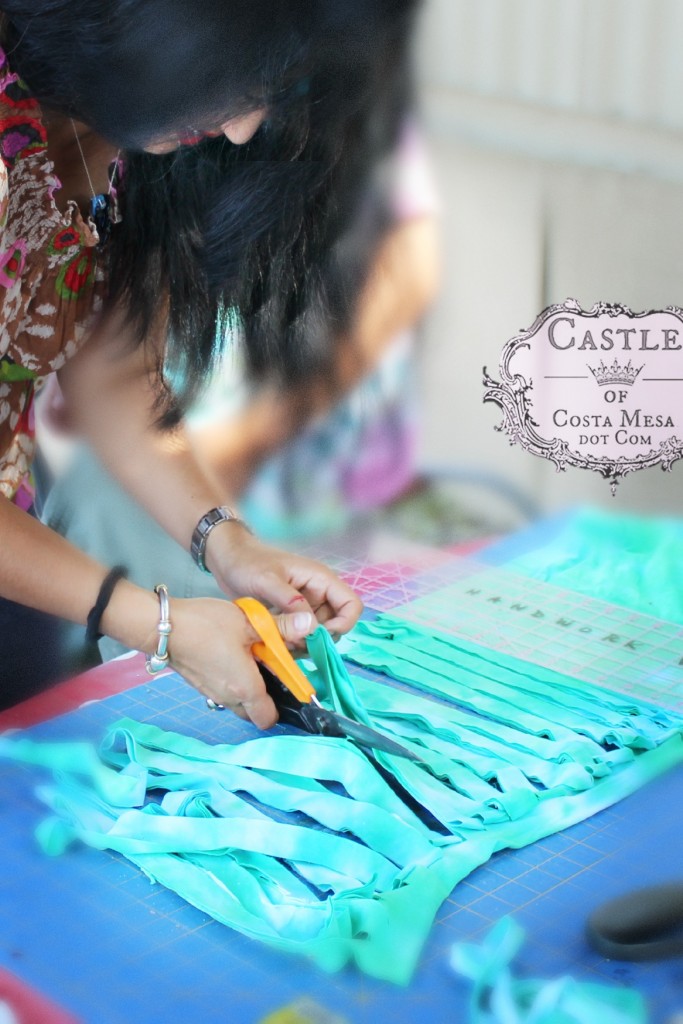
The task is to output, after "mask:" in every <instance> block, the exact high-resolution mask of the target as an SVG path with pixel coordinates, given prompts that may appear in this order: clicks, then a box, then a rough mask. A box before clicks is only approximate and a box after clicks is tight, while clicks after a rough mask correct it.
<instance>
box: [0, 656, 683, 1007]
mask: <svg viewBox="0 0 683 1024" xmlns="http://www.w3.org/2000/svg"><path fill="white" fill-rule="evenodd" d="M123 715H128V716H130V717H132V718H137V719H140V720H144V721H148V722H153V723H154V724H156V725H159V726H160V727H162V728H165V729H173V730H178V731H182V732H185V733H187V734H189V735H195V736H198V737H201V738H203V739H207V740H209V741H212V740H213V741H221V742H232V741H237V740H241V739H244V738H248V737H251V736H253V735H255V733H256V730H255V729H253V728H252V727H250V726H248V725H245V724H244V723H242V722H240V721H239V720H238V719H235V718H233V717H232V716H231V715H218V714H215V713H210V712H208V711H206V710H205V709H204V705H203V701H202V700H201V698H199V697H197V696H196V695H195V694H194V692H193V691H192V690H190V689H189V688H188V687H187V686H186V685H185V684H184V683H182V681H181V680H180V679H179V678H178V677H177V676H169V677H166V678H163V679H157V680H151V681H150V683H149V684H146V685H144V686H140V687H138V688H136V689H133V690H130V691H128V692H126V693H123V694H120V695H118V696H115V697H111V698H109V699H108V700H105V701H102V702H101V703H94V704H90V705H87V706H86V707H84V708H82V709H80V710H79V711H77V712H74V713H72V714H70V715H67V716H64V717H63V718H59V719H55V720H54V721H52V722H48V723H45V724H43V725H41V726H38V727H36V728H35V729H33V730H32V733H33V735H35V736H36V737H42V738H50V739H71V738H77V737H78V738H86V739H88V738H89V739H93V740H96V739H98V738H99V736H100V735H101V733H102V731H103V729H104V728H105V727H106V726H107V725H108V724H110V723H112V722H114V721H116V720H117V719H118V718H119V717H121V716H123ZM302 741H304V742H305V740H302ZM38 778H39V775H38V774H37V773H36V772H34V771H30V770H28V769H25V768H22V767H19V766H14V765H6V764H2V765H0V856H1V861H0V862H1V863H2V866H3V870H2V872H1V873H0V964H1V965H2V966H5V967H7V968H9V969H10V970H12V971H13V972H14V973H15V974H17V975H18V976H19V977H21V978H22V979H24V980H25V981H27V982H28V983H29V984H32V985H34V986H35V987H36V988H38V989H40V990H42V991H43V992H44V993H45V994H47V995H49V996H51V997H52V998H53V999H55V1000H57V1001H58V1002H60V1003H61V1004H62V1005H63V1006H65V1007H66V1008H68V1009H70V1010H72V1011H73V1012H74V1013H76V1014H78V1015H79V1016H80V1017H81V1018H82V1020H83V1021H84V1022H86V1024H181V1022H182V1024H194V1022H197V1024H199V1022H201V1024H219V1022H220V1024H224V1022H230V1024H257V1022H259V1021H261V1020H262V1019H263V1018H264V1017H265V1016H267V1015H268V1014H269V1013H272V1012H273V1011H275V1010H276V1009H278V1008H280V1007H283V1006H285V1005H287V1004H289V1003H291V1002H293V1001H295V1000H297V999H299V998H301V997H302V996H306V997H308V998H310V999H313V1000H315V1002H316V1003H317V1004H319V1006H321V1007H323V1008H325V1009H326V1010H327V1011H328V1012H329V1013H330V1014H331V1015H332V1014H334V1015H337V1016H340V1017H342V1018H343V1019H344V1020H346V1021H348V1022H349V1024H378V1022H379V1021H391V1022H392V1024H422V1022H423V1021H430V1022H432V1024H446V1022H448V1024H454V1022H457V1024H460V1022H462V1024H465V1022H466V1021H467V1009H466V1008H467V1002H468V996H469V987H468V986H467V985H466V984H465V983H464V982H462V981H461V980H460V979H458V978H456V977H455V976H453V975H452V973H451V972H450V969H449V967H448V954H449V950H450V947H451V945H452V943H453V942H456V941H458V940H463V939H466V940H477V939H480V938H481V937H482V936H483V935H484V934H485V933H486V932H487V931H488V929H489V928H490V927H491V925H492V923H493V922H495V921H496V920H498V918H499V917H500V916H502V915H504V914H509V913H514V915H515V916H516V918H517V920H518V921H519V922H520V923H521V924H522V925H523V926H524V927H525V928H526V929H527V932H528V942H527V944H526V946H525V947H524V951H523V956H522V957H521V959H520V962H519V967H518V973H519V974H521V975H524V976H527V977H547V978H551V977H556V976H558V975H561V974H565V973H571V974H573V975H574V976H577V977H581V978H584V979H590V980H592V981H603V982H614V983H622V984H629V985H633V986H636V987H638V988H639V989H640V990H641V991H642V992H643V993H644V994H645V995H646V997H647V998H648V1000H649V1003H650V1006H651V1009H652V1021H653V1024H665V1021H666V1020H667V1018H668V1016H669V1015H670V1014H671V1013H672V1012H674V1011H675V1010H676V1009H679V1010H680V1009H683V960H679V961H674V962H669V963H668V964H653V965H628V964H618V963H614V962H608V961H605V960H603V959H602V958H601V957H600V956H598V955H597V954H595V953H593V952H592V951H591V950H590V949H589V948H588V947H587V946H586V944H585V942H584V939H583V926H584V921H585V918H586V916H587V914H588V913H589V912H590V910H591V909H592V908H593V907H594V906H596V905H598V904H599V903H600V902H602V901H603V900H605V899H607V898H609V897H610V896H612V895H616V894H617V893H621V892H624V891H626V890H628V889H630V888H633V887H638V886H641V885H647V884H654V883H655V882H659V881H668V880H672V879H681V878H683V818H682V816H681V815H680V807H681V802H682V799H683V769H681V770H677V771H675V772H672V773H671V774H669V775H668V776H666V777H663V778H661V779H659V780H657V781H656V782H654V783H652V784H651V785H650V786H649V787H648V788H647V789H646V790H643V791H641V792H640V793H638V794H636V795H635V796H633V797H630V798H629V799H627V800H625V801H623V802H622V803H621V804H619V805H617V806H615V807H613V808H610V809H609V810H607V811H605V812H603V813H601V814H599V815H596V816H595V817H594V818H592V819H589V820H588V821H586V822H583V823H582V824H580V825H577V826H574V827H573V828H571V829H569V830H567V831H566V832H564V833H561V834H559V835H555V836H552V837H550V838H548V839H546V840H543V841H542V842H539V843H537V844H535V845H534V846H531V847H527V848H525V849H523V850H521V851H514V852H513V851H506V852H504V853H501V854H497V855H496V856H495V857H494V858H493V860H491V861H490V862H489V864H487V865H485V866H484V867H482V868H479V869H478V870H477V871H475V872H474V873H473V874H472V875H471V876H470V877H469V878H468V879H466V880H465V881H464V882H463V883H461V884H460V885H459V886H458V887H457V888H456V890H455V892H454V893H453V895H452V896H451V898H450V899H449V900H448V901H447V902H446V903H445V904H444V905H443V906H442V908H441V910H440V911H439V914H438V917H437V920H436V923H435V926H434V928H433V929H432V933H431V935H430V938H429V940H428V943H427V946H426V949H425V952H424V955H423V958H422V962H421V965H420V967H419V969H418V971H417V973H416V975H415V978H414V979H413V982H412V984H411V985H410V987H409V988H408V989H400V988H397V987H395V986H392V985H389V984H386V983H382V982H378V981H375V980H373V979H370V978H366V977H364V976H362V975H361V974H359V973H358V971H356V970H355V969H347V970H345V971H343V972H341V973H339V974H335V975H326V974H324V973H323V972H321V971H320V970H318V969H317V968H314V967H311V966H309V965H308V964H307V963H306V962H304V961H301V960H299V959H293V958H292V957H289V956H286V955H284V954H281V953H277V952H274V951H272V950H270V949H268V948H267V947H265V946H263V945H261V944H259V943H256V942H254V941H252V940H249V939H246V938H244V937H242V936H240V935H238V934H237V933H235V932H232V931H230V930H228V929H227V928H225V927H223V926H222V925H219V924H217V923H216V922H214V921H213V920H212V919H210V918H208V917H207V916H206V915H205V914H203V913H201V912H200V911H198V910H196V909H195V908H193V907H191V906H189V905H188V904H186V903H185V902H184V901H183V900H181V899H180V898H179V897H177V896H176V895H175V894H173V893H171V892H169V891H167V890H164V889H162V888H160V887H159V886H158V885H151V884H150V883H149V881H148V880H147V879H146V878H145V877H144V876H143V875H142V874H141V873H140V872H139V871H138V869H137V868H135V867H134V866H133V865H131V864H129V863H127V862H126V861H125V859H123V858H121V857H119V856H117V855H115V854H110V853H107V852H105V853H100V852H97V851H94V850H89V849H82V848H79V849H73V850H71V851H69V853H68V854H66V855H65V856H63V857H61V858H58V859H55V860H50V859H48V858H46V857H44V856H43V855H42V854H41V853H40V852H39V851H38V849H37V847H36V845H35V842H34V840H33V836H32V832H33V829H34V827H35V825H36V824H37V822H38V821H39V820H41V818H42V817H43V814H44V810H43V808H42V806H41V805H40V804H39V802H38V801H37V800H36V798H35V797H34V796H33V789H34V786H35V784H36V782H37V780H38ZM321 1022H322V1019H321Z"/></svg>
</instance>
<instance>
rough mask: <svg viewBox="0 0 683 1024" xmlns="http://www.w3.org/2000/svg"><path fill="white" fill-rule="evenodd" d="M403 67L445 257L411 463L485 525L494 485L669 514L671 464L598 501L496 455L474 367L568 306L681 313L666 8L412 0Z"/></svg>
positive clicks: (592, 490) (681, 204) (553, 0)
mask: <svg viewBox="0 0 683 1024" xmlns="http://www.w3.org/2000/svg"><path fill="white" fill-rule="evenodd" d="M418 58H419V77H420V83H421V89H422V106H423V115H424V119H425V123H426V126H427V134H428V142H429V145H430V149H431V152H432V157H433V161H434V165H435V171H436V176H437V181H438V185H439V189H440V194H441V202H442V235H443V243H442V244H443V257H444V285H443V289H442V293H441V297H440V299H439V301H438V303H437V306H436V308H435V309H434V311H433V313H432V314H431V315H430V316H429V318H428V321H427V323H426V324H425V328H424V337H423V347H422V357H421V372H422V388H423V394H424V396H425V402H424V405H425V423H424V437H423V443H422V463H423V465H426V466H430V467H438V468H445V469H447V471H448V472H449V473H452V472H453V471H455V476H456V479H458V478H459V479H460V480H461V482H460V483H459V484H457V491H458V499H459V500H461V501H463V502H464V503H465V504H466V505H469V506H470V507H471V508H472V509H473V511H474V512H480V513H481V514H482V515H484V516H485V517H487V518H488V519H489V520H491V519H492V520H493V521H494V522H496V523H497V522H498V521H500V523H501V525H511V524H513V523H515V522H516V521H517V519H518V503H516V502H514V501H508V500H506V499H505V498H504V494H505V488H506V487H513V488H517V489H518V490H519V492H520V493H521V494H522V495H523V496H528V497H529V498H530V499H531V500H533V501H535V502H537V503H538V505H539V507H540V509H541V510H542V511H544V512H552V511H554V510H556V509H558V508H564V507H567V506H569V505H576V504H582V503H587V502H588V503H591V504H594V505H600V506H603V507H605V508H611V509H614V510H617V509H622V510H628V511H642V512H649V513H656V514H670V513H678V514H682V513H683V464H682V463H681V462H679V463H677V464H676V465H675V466H674V469H673V471H672V472H671V473H663V472H662V471H661V470H659V469H650V470H642V471H639V472H637V473H634V474H632V475H631V476H628V477H626V478H625V479H624V481H623V482H622V483H621V485H620V486H619V488H618V492H617V497H616V498H615V499H613V498H612V497H611V494H610V490H609V486H608V484H607V483H606V482H605V481H604V480H602V478H601V477H600V476H599V475H598V474H596V473H591V472H588V471H579V470H568V471H567V472H564V473H557V472H556V471H555V468H554V467H553V466H552V465H551V464H550V463H546V462H545V461H544V460H542V459H538V458H535V457H533V456H531V455H528V454H527V453H526V452H525V451H524V450H523V449H521V448H520V447H519V446H510V445H509V443H508V440H507V437H506V435H504V434H500V433H498V432H496V431H495V430H494V426H495V425H496V424H498V423H500V422H501V418H502V417H501V413H500V411H499V409H498V407H497V406H494V405H493V404H490V403H489V404H486V405H484V403H483V402H482V395H483V388H482V385H481V376H482V373H481V371H482V367H483V366H484V365H486V366H487V367H488V369H489V372H490V373H492V375H493V376H494V377H498V361H499V358H500V353H501V350H502V347H503V345H504V343H505V342H506V341H507V340H508V338H510V337H511V336H512V335H513V334H516V333H517V332H518V331H519V330H521V329H526V328H527V327H529V326H530V325H531V323H532V322H533V320H534V318H535V317H536V315H537V314H538V313H539V312H540V311H541V309H543V308H544V307H545V306H547V305H549V304H550V303H554V302H562V301H564V300H565V299H566V298H567V297H569V296H571V297H573V298H575V299H577V300H578V301H579V302H580V303H581V305H582V306H583V307H584V308H589V307H590V306H591V305H592V304H593V303H594V302H595V301H597V300H604V301H607V302H622V303H625V304H626V305H629V306H630V307H631V308H632V309H634V310H635V311H639V310H644V309H650V308H656V307H663V306H667V305H671V304H673V305H680V306H683V3H681V2H680V0H426V6H425V10H424V15H423V20H422V27H421V34H420V39H419V46H418ZM681 417H682V420H683V396H682V401H681ZM479 479H483V480H484V481H486V480H489V479H490V480H492V481H493V483H494V486H490V485H489V484H488V483H486V482H483V483H481V482H480V483H477V482H476V480H479ZM468 480H469V482H467V481H468ZM473 481H475V482H473ZM494 508H495V514H492V510H493V509H494Z"/></svg>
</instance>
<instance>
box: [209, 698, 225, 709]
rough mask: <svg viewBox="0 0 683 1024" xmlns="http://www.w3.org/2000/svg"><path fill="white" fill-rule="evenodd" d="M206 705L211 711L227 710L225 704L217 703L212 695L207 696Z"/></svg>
mask: <svg viewBox="0 0 683 1024" xmlns="http://www.w3.org/2000/svg"><path fill="white" fill-rule="evenodd" d="M206 706H207V708H208V709H209V711H225V704H217V703H216V701H215V700H211V698H210V697H207V698H206Z"/></svg>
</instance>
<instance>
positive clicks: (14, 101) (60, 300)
mask: <svg viewBox="0 0 683 1024" xmlns="http://www.w3.org/2000/svg"><path fill="white" fill-rule="evenodd" d="M59 188H61V183H60V181H59V179H58V178H57V177H56V176H55V175H54V174H53V167H52V163H51V162H50V160H49V159H48V155H47V137H46V133H45V127H44V125H43V123H42V119H41V112H40V107H39V105H38V103H37V102H36V100H35V99H34V98H33V97H32V96H31V94H30V93H29V92H28V90H27V88H26V86H25V84H24V83H23V82H22V81H21V79H20V78H19V77H18V76H17V75H16V74H13V73H12V72H11V70H10V68H9V66H8V64H7V58H6V56H5V53H4V52H3V51H2V49H0V494H4V495H5V496H6V497H8V498H13V497H14V496H15V495H16V493H17V491H18V489H19V487H20V484H21V483H22V481H23V479H24V478H25V477H26V475H27V473H28V472H29V470H30V466H31V462H32V459H33V454H34V448H35V441H34V431H33V399H34V395H35V392H36V389H37V388H38V387H39V385H40V384H41V383H42V379H43V378H44V377H46V376H47V375H48V374H49V373H51V372H52V371H53V370H58V369H59V368H60V367H61V366H63V365H64V363H65V362H66V360H67V359H68V358H69V357H70V356H72V355H74V353H75V352H76V351H77V350H78V348H79V347H80V345H81V344H82V343H83V341H84V340H85V338H86V336H87V328H88V324H89V321H90V320H91V318H92V316H93V315H94V313H95V312H96V311H97V309H98V307H99V306H100V304H101V292H102V283H103V280H104V276H103V272H102V268H101V267H99V266H98V263H97V251H96V249H95V245H96V242H97V238H96V236H95V235H94V234H93V232H92V231H91V230H90V228H89V227H88V225H87V224H86V223H85V221H84V220H83V218H82V216H81V214H80V211H79V210H78V207H77V206H76V204H75V203H74V202H70V203H69V204H68V209H67V212H66V214H63V213H61V212H60V211H59V210H58V209H57V206H56V204H55V200H54V194H55V191H56V190H57V189H59Z"/></svg>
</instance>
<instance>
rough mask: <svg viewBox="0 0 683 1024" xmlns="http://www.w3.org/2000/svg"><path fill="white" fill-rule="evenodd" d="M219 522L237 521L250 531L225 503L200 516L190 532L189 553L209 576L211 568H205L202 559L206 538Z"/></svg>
mask: <svg viewBox="0 0 683 1024" xmlns="http://www.w3.org/2000/svg"><path fill="white" fill-rule="evenodd" d="M219 523H239V524H240V526H243V527H244V528H245V530H248V531H249V533H251V530H250V529H249V527H248V526H247V524H246V523H245V521H244V520H243V519H242V518H241V517H240V516H239V515H238V514H237V512H235V511H234V509H231V508H229V507H228V506H227V505H219V506H218V508H212V509H211V510H210V511H209V512H207V513H206V515H204V516H202V518H201V519H200V520H199V522H198V523H197V525H196V527H195V530H194V533H193V534H192V544H191V545H190V554H191V555H192V558H193V559H194V561H195V562H196V564H197V565H198V566H199V568H200V569H201V570H202V572H205V573H207V574H208V575H209V576H210V575H211V570H210V569H208V568H207V566H206V562H205V561H204V555H205V553H206V540H207V537H208V536H209V534H210V533H211V531H212V530H213V528H214V526H218V524H219Z"/></svg>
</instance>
